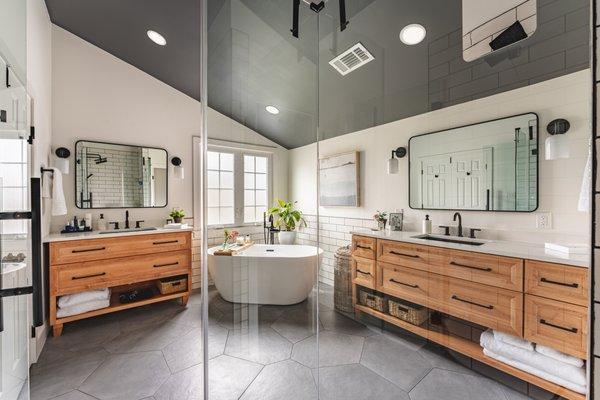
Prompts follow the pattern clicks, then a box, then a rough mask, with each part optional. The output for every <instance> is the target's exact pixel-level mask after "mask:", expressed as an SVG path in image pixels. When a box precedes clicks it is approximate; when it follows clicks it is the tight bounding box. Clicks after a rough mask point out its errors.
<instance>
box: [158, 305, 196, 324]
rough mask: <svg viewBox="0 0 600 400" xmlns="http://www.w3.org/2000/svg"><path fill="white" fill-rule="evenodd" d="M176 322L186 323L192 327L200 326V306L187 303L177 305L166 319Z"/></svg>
mask: <svg viewBox="0 0 600 400" xmlns="http://www.w3.org/2000/svg"><path fill="white" fill-rule="evenodd" d="M166 321H169V322H175V323H178V324H183V325H188V326H191V327H193V328H201V327H202V306H201V305H199V304H198V305H193V304H188V306H187V307H178V309H177V310H176V312H175V313H174V314H173V315H170V316H169V318H168V319H167V320H166Z"/></svg>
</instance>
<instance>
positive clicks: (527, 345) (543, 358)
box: [480, 330, 587, 394]
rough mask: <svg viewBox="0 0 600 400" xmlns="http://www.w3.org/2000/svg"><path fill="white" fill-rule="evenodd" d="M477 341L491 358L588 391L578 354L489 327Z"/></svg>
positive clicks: (575, 388)
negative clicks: (569, 353) (555, 348)
mask: <svg viewBox="0 0 600 400" xmlns="http://www.w3.org/2000/svg"><path fill="white" fill-rule="evenodd" d="M480 344H481V346H482V347H483V353H484V354H485V355H486V356H488V357H490V358H493V359H496V360H498V361H501V362H503V363H505V364H508V365H511V366H513V367H515V368H519V369H521V370H523V371H525V372H529V373H530V374H532V375H535V376H539V377H540V378H542V379H545V380H547V381H550V382H554V383H556V384H557V385H560V386H564V387H566V388H568V389H571V390H573V391H575V392H578V393H582V394H585V393H587V390H586V373H585V368H584V366H583V364H584V363H583V360H581V359H579V358H576V357H573V356H570V355H568V354H564V353H561V352H560V351H557V350H554V349H552V348H550V347H546V346H542V345H534V344H533V343H531V342H528V341H527V340H524V339H521V338H518V337H516V336H512V335H509V334H507V333H503V332H496V331H492V330H487V331H485V332H484V333H482V334H481V339H480Z"/></svg>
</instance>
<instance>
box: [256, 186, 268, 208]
mask: <svg viewBox="0 0 600 400" xmlns="http://www.w3.org/2000/svg"><path fill="white" fill-rule="evenodd" d="M256 205H258V206H266V205H267V191H266V190H257V191H256Z"/></svg>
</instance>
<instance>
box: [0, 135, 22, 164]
mask: <svg viewBox="0 0 600 400" xmlns="http://www.w3.org/2000/svg"><path fill="white" fill-rule="evenodd" d="M24 142H25V141H24V140H22V139H2V146H0V160H2V161H5V162H26V161H27V159H26V157H24V156H23V148H24V147H25V148H26V146H24V145H23V144H24Z"/></svg>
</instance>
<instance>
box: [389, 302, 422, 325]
mask: <svg viewBox="0 0 600 400" xmlns="http://www.w3.org/2000/svg"><path fill="white" fill-rule="evenodd" d="M388 306H389V314H390V315H392V316H394V317H396V318H400V319H401V320H403V321H406V322H409V323H411V324H413V325H422V324H423V322H425V321H427V318H428V316H429V313H428V309H427V307H424V306H420V305H418V304H413V303H410V302H408V301H402V300H389V301H388Z"/></svg>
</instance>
